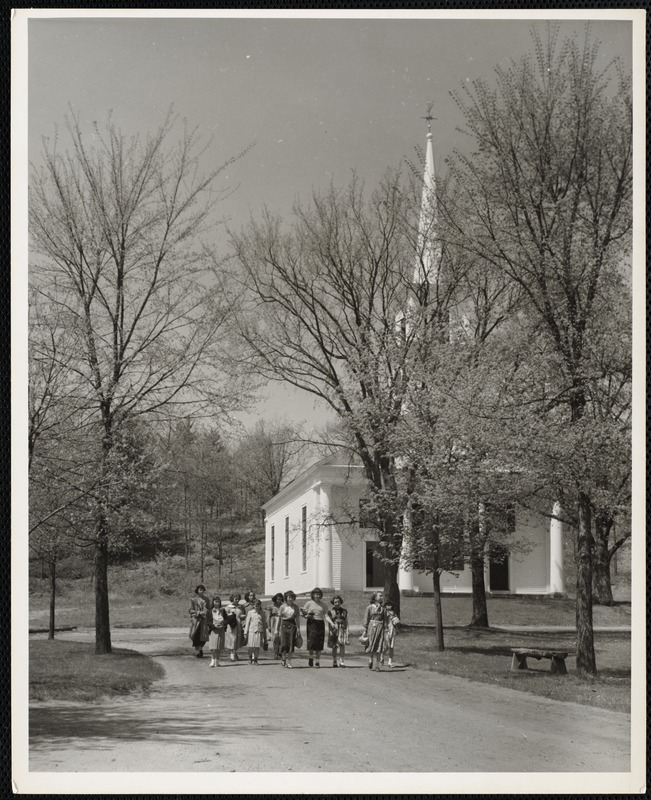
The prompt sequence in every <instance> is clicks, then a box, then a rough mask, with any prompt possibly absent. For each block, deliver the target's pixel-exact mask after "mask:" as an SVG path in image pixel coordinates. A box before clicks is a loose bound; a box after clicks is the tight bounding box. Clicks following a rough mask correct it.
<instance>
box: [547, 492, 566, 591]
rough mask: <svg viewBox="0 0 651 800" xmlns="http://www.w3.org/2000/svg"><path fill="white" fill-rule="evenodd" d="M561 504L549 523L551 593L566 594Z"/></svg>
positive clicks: (556, 508) (555, 504)
mask: <svg viewBox="0 0 651 800" xmlns="http://www.w3.org/2000/svg"><path fill="white" fill-rule="evenodd" d="M561 512H562V509H561V504H560V503H558V502H556V503H554V507H553V509H552V514H553V515H554V516H553V517H552V519H551V520H550V523H549V591H550V592H551V593H563V592H565V585H564V583H563V523H562V522H561V521H560V519H558V517H560V516H561Z"/></svg>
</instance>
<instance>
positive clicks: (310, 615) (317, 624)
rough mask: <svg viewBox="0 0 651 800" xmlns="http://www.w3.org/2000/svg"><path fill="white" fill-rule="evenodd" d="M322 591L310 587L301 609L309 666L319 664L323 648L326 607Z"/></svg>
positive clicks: (318, 665)
mask: <svg viewBox="0 0 651 800" xmlns="http://www.w3.org/2000/svg"><path fill="white" fill-rule="evenodd" d="M322 597H323V592H322V591H321V589H319V588H316V589H312V591H311V592H310V599H309V600H308V601H307V603H306V604H305V605H304V606H303V608H302V609H301V614H302V615H303V616H304V617H307V624H306V631H305V634H306V638H307V649H308V651H309V658H308V661H307V664H308V666H309V667H313V666H317V667H320V666H321V665H320V664H319V656H320V655H321V651H322V650H323V644H324V641H325V626H326V623H325V620H326V615H327V613H328V607H327V606H326V604H325V603H324V602H323V601H322V599H321V598H322Z"/></svg>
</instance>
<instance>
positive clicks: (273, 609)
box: [267, 592, 285, 658]
mask: <svg viewBox="0 0 651 800" xmlns="http://www.w3.org/2000/svg"><path fill="white" fill-rule="evenodd" d="M284 601H285V598H284V597H283V595H282V594H281V593H280V592H278V594H275V595H274V596H273V597H272V598H271V605H270V606H269V609H268V611H267V624H268V625H269V634H270V636H271V641H272V643H273V646H274V658H280V614H279V613H278V610H279V609H280V607H281V606H282V604H283V602H284Z"/></svg>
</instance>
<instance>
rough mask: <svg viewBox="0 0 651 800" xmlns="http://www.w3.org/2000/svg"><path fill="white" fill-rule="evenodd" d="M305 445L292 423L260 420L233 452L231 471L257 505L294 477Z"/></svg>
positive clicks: (269, 497) (276, 492)
mask: <svg viewBox="0 0 651 800" xmlns="http://www.w3.org/2000/svg"><path fill="white" fill-rule="evenodd" d="M305 447H306V444H305V442H304V441H303V440H302V439H301V437H300V432H299V431H298V430H297V429H296V428H295V426H293V425H290V424H288V423H284V422H272V423H268V422H265V421H264V420H260V421H259V422H258V423H256V425H255V426H254V427H253V429H252V430H251V431H250V432H249V433H248V434H247V435H246V436H245V437H244V438H243V439H242V440H241V441H240V443H239V445H238V446H237V447H236V448H235V451H234V453H233V463H234V468H235V473H236V475H237V476H238V478H239V480H240V481H241V482H242V484H243V485H244V486H245V488H246V490H247V492H248V493H249V494H250V496H251V498H252V500H253V504H254V507H256V508H257V507H259V506H261V505H262V504H263V503H266V502H267V500H270V499H271V498H272V497H273V496H274V495H275V494H278V492H279V491H280V489H281V488H282V486H283V485H284V484H285V483H287V482H288V480H289V479H290V478H292V477H293V476H294V474H295V473H296V470H297V469H298V468H299V467H300V466H301V465H302V458H301V457H302V453H303V452H304V450H305Z"/></svg>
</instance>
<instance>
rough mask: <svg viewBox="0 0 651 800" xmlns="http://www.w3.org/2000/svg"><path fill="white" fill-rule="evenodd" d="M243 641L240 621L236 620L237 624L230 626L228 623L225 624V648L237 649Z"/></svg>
mask: <svg viewBox="0 0 651 800" xmlns="http://www.w3.org/2000/svg"><path fill="white" fill-rule="evenodd" d="M243 642H244V634H243V633H242V623H241V622H240V621H239V620H238V621H237V625H236V626H235V627H234V628H231V626H230V625H227V626H226V636H225V638H224V646H225V647H226V649H227V650H239V648H240V647H242V644H243Z"/></svg>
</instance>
